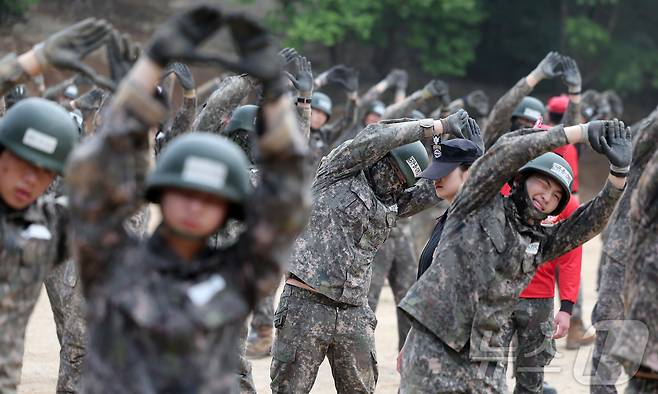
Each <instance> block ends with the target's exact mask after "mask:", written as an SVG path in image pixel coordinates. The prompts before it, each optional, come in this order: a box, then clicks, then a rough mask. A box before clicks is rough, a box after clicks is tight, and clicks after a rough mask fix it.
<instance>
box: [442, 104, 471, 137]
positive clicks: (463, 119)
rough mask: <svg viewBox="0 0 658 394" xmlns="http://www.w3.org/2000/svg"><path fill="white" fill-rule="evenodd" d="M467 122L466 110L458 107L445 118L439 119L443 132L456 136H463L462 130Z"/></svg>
mask: <svg viewBox="0 0 658 394" xmlns="http://www.w3.org/2000/svg"><path fill="white" fill-rule="evenodd" d="M467 123H468V112H466V111H464V110H463V109H460V110H459V111H457V112H455V113H454V114H452V115H450V116H448V117H447V118H444V119H441V125H442V126H443V134H452V135H453V136H455V137H457V138H465V137H464V134H463V133H462V130H463V129H464V128H465V127H466V124H467Z"/></svg>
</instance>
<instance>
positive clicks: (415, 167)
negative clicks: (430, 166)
mask: <svg viewBox="0 0 658 394" xmlns="http://www.w3.org/2000/svg"><path fill="white" fill-rule="evenodd" d="M405 161H406V162H407V165H409V168H411V172H413V173H414V176H418V175H420V173H421V172H423V170H422V169H421V168H420V164H418V161H416V158H415V157H413V156H410V157H409V158H407V160H405Z"/></svg>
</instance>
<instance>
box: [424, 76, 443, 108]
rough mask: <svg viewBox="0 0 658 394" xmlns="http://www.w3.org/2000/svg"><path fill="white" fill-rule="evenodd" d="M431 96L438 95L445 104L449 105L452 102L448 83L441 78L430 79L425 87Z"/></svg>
mask: <svg viewBox="0 0 658 394" xmlns="http://www.w3.org/2000/svg"><path fill="white" fill-rule="evenodd" d="M423 90H424V91H425V92H427V94H428V95H429V97H438V98H439V100H441V104H442V105H443V106H448V105H449V104H450V94H449V92H448V84H446V83H445V82H443V81H442V80H440V79H434V80H432V81H429V82H428V83H427V85H425V87H424V88H423Z"/></svg>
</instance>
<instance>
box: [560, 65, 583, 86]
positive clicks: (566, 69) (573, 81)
mask: <svg viewBox="0 0 658 394" xmlns="http://www.w3.org/2000/svg"><path fill="white" fill-rule="evenodd" d="M562 81H563V82H564V84H565V85H567V90H568V91H569V93H571V94H580V88H581V85H582V78H581V76H580V70H578V64H576V61H575V60H573V59H572V58H570V57H569V56H562Z"/></svg>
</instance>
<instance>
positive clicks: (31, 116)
mask: <svg viewBox="0 0 658 394" xmlns="http://www.w3.org/2000/svg"><path fill="white" fill-rule="evenodd" d="M77 139H78V127H77V125H76V124H75V123H74V121H73V120H72V119H71V116H70V115H69V113H68V112H67V111H66V110H65V109H64V108H62V107H61V106H59V105H57V104H55V103H54V102H52V101H48V100H45V99H42V98H37V97H32V98H27V99H25V100H21V101H19V102H18V103H16V104H15V105H14V106H13V107H11V108H10V109H9V111H7V113H6V114H5V116H4V118H2V120H1V121H0V144H1V145H2V146H4V147H5V149H7V150H9V151H10V152H12V153H13V154H15V155H16V156H18V157H20V158H21V159H23V160H25V161H28V162H30V163H32V164H34V165H36V166H39V167H41V168H45V169H47V170H50V171H54V172H57V173H59V174H61V173H63V172H64V167H65V165H66V160H67V159H68V157H69V154H70V153H71V151H72V150H73V147H74V146H75V143H76V141H77Z"/></svg>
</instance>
